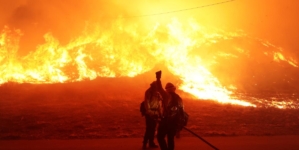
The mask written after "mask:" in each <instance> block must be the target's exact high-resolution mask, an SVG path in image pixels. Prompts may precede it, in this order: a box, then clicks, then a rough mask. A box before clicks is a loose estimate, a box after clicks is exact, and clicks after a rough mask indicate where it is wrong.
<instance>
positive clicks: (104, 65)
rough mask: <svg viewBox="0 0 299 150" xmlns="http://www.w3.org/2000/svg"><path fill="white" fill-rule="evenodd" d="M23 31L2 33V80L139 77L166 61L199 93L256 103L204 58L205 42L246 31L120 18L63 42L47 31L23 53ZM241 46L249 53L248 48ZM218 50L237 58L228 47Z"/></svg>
mask: <svg viewBox="0 0 299 150" xmlns="http://www.w3.org/2000/svg"><path fill="white" fill-rule="evenodd" d="M140 28H141V29H140ZM21 36H22V33H21V31H19V30H15V31H12V30H10V29H9V28H8V27H5V28H4V30H3V31H2V32H1V38H0V46H1V47H0V53H1V55H0V63H1V65H0V68H1V70H3V71H2V72H1V73H0V84H2V83H5V82H9V81H11V82H19V83H23V82H26V83H36V84H38V83H57V82H58V83H64V82H75V81H82V80H86V79H89V80H93V79H95V78H97V77H119V76H128V77H134V76H136V75H138V74H142V73H144V72H146V71H148V70H150V69H152V68H153V67H154V66H155V65H156V64H159V63H164V64H165V66H166V67H167V68H168V69H169V70H170V72H172V73H173V74H174V75H175V76H177V77H178V78H179V79H180V80H181V81H182V82H181V84H180V85H179V89H181V90H183V91H185V92H188V93H191V94H192V95H194V96H196V97H197V98H200V99H212V100H216V101H218V102H221V103H231V104H237V105H242V106H253V107H256V105H254V104H251V103H249V102H246V101H243V100H237V99H233V98H231V94H232V93H233V92H232V91H229V90H228V89H226V88H225V87H224V86H222V85H221V83H220V82H219V80H218V79H217V78H216V77H215V76H214V75H213V74H212V73H211V72H210V71H209V67H210V66H211V65H213V64H214V63H216V62H215V60H213V59H212V60H211V61H204V60H203V59H202V57H204V53H206V52H205V51H204V47H205V46H209V45H213V44H216V43H218V42H219V41H221V40H227V39H232V38H235V37H245V36H246V35H245V34H244V33H243V32H224V31H219V30H216V31H215V30H211V29H207V28H205V27H203V26H201V25H199V24H198V23H197V22H196V21H195V20H192V19H191V20H189V21H188V22H186V23H181V22H180V21H178V20H177V19H173V20H172V21H171V22H170V23H168V24H166V25H164V24H161V23H156V25H155V26H154V27H152V28H151V29H150V30H149V31H147V32H145V29H143V28H142V27H139V26H138V25H136V24H128V25H127V24H125V23H124V21H123V20H122V19H119V20H117V21H116V23H115V25H114V26H112V27H111V29H109V30H101V29H99V28H95V29H92V30H91V31H85V32H84V34H82V36H80V37H77V38H75V39H73V40H72V41H70V42H69V43H68V44H66V45H61V44H60V43H59V40H58V39H56V38H55V37H53V36H52V34H51V33H47V34H45V35H44V39H45V43H44V44H42V45H39V46H37V48H36V50H34V51H32V52H30V53H29V54H28V55H26V56H25V57H19V56H18V55H17V51H18V49H19V46H18V45H19V44H18V43H19V40H20V38H21ZM264 43H266V45H267V46H273V45H271V44H270V43H267V42H264ZM235 49H236V50H237V51H238V52H240V53H246V51H245V50H243V49H242V48H238V47H237V48H235ZM280 50H281V49H280ZM216 55H217V57H228V56H230V57H231V56H233V57H237V56H235V55H233V54H229V53H227V54H226V53H223V52H219V53H216ZM273 56H274V60H275V61H286V62H288V63H289V64H290V65H292V66H294V67H298V66H297V62H296V61H294V60H293V59H291V58H290V59H288V58H287V57H285V56H284V55H283V54H282V53H281V52H274V53H273Z"/></svg>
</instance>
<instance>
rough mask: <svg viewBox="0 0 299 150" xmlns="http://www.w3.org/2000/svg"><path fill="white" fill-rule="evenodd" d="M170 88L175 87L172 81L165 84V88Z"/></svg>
mask: <svg viewBox="0 0 299 150" xmlns="http://www.w3.org/2000/svg"><path fill="white" fill-rule="evenodd" d="M170 88H175V86H174V85H173V84H172V83H170V82H168V83H167V84H166V86H165V89H170Z"/></svg>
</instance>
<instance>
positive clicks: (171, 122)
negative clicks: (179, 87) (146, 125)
mask: <svg viewBox="0 0 299 150" xmlns="http://www.w3.org/2000/svg"><path fill="white" fill-rule="evenodd" d="M161 73H162V72H161V71H159V72H156V78H157V85H158V91H159V93H160V94H161V96H162V118H161V122H160V123H159V126H158V134H157V140H158V142H159V146H160V148H161V150H174V137H175V135H176V132H177V131H178V130H181V129H182V126H180V125H179V120H178V117H177V116H178V113H179V112H178V111H179V110H183V103H182V99H181V98H180V96H179V95H178V94H176V93H175V90H176V87H175V86H174V85H173V84H172V83H167V84H166V86H165V90H164V89H163V87H162V83H161V80H160V78H161ZM166 136H167V143H166V140H165V137H166Z"/></svg>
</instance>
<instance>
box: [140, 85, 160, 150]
mask: <svg viewBox="0 0 299 150" xmlns="http://www.w3.org/2000/svg"><path fill="white" fill-rule="evenodd" d="M160 101H161V96H160V94H159V92H158V91H157V84H156V81H154V82H152V83H151V84H150V88H148V89H147V90H146V91H145V96H144V107H145V110H146V113H145V124H146V130H145V134H144V138H143V146H142V148H143V149H146V145H147V143H149V147H150V148H158V145H156V144H155V143H154V137H155V131H156V126H157V121H158V118H159V117H160V115H161V110H160Z"/></svg>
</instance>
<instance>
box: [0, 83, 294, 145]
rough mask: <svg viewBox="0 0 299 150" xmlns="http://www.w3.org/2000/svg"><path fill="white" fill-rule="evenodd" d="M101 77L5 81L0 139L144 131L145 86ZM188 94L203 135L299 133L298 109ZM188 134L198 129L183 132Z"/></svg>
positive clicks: (0, 106)
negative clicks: (52, 82)
mask: <svg viewBox="0 0 299 150" xmlns="http://www.w3.org/2000/svg"><path fill="white" fill-rule="evenodd" d="M111 82H113V81H111ZM111 82H110V84H109V85H114V86H115V87H117V86H118V84H114V83H111ZM101 83H102V82H101ZM101 83H95V82H90V83H88V84H86V85H83V84H82V83H72V84H64V85H59V84H57V85H28V84H22V85H10V86H6V87H5V86H2V87H0V95H1V99H0V120H1V121H0V139H1V140H11V139H18V140H28V139H37V140H40V139H104V138H139V137H142V136H143V133H144V129H145V123H144V122H145V121H144V118H143V117H141V114H140V112H139V104H140V102H141V101H142V99H143V91H142V90H141V91H134V90H133V91H132V89H136V87H133V86H131V87H126V88H127V89H130V90H125V89H124V88H115V87H109V86H106V85H104V84H102V85H101ZM120 84H122V83H120ZM132 85H134V84H132ZM96 87H105V88H104V89H103V88H101V89H99V88H96ZM111 89H114V90H111ZM115 89H117V90H115ZM142 89H145V88H142ZM130 93H139V94H135V95H134V94H133V95H132V94H130ZM182 97H183V99H184V105H185V110H186V111H187V112H188V113H189V115H190V119H189V122H188V125H187V127H188V128H189V129H191V130H192V131H194V132H195V133H197V134H199V135H201V136H208V137H215V136H221V137H227V136H233V137H234V136H276V135H299V110H298V109H277V108H271V107H270V108H253V107H243V106H236V105H230V104H220V103H216V102H213V101H204V100H193V99H188V98H186V97H185V96H184V95H183V94H182ZM182 136H192V135H190V134H188V133H186V132H183V133H182Z"/></svg>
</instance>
